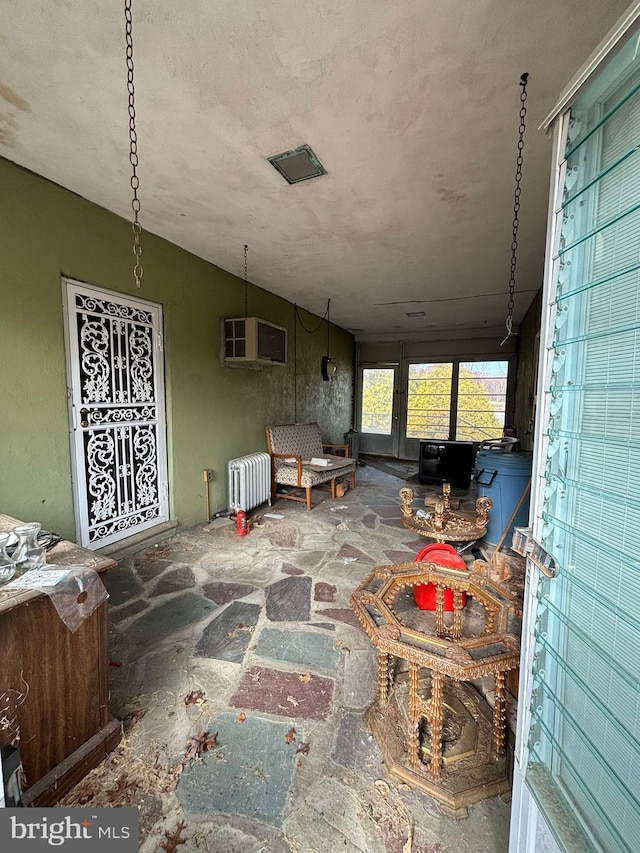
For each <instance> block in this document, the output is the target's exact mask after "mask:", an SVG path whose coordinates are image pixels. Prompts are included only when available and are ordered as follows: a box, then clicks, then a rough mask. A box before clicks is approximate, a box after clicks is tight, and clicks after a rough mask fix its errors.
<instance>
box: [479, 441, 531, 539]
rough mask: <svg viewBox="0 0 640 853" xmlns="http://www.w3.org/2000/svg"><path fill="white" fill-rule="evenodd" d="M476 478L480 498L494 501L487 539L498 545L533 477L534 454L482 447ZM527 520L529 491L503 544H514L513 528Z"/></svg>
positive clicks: (521, 525)
mask: <svg viewBox="0 0 640 853" xmlns="http://www.w3.org/2000/svg"><path fill="white" fill-rule="evenodd" d="M474 478H475V481H476V483H477V485H478V497H487V498H491V500H492V501H493V508H492V510H491V512H490V513H489V524H488V525H487V533H486V536H485V537H484V538H485V541H486V542H488V543H489V544H490V545H497V544H498V542H499V541H500V537H501V536H502V533H503V531H504V529H505V527H506V526H507V522H508V521H509V519H510V517H511V515H512V513H513V511H514V509H515V508H516V506H517V504H518V501H519V500H520V498H521V497H522V493H523V492H524V490H525V489H526V487H527V484H528V482H529V480H530V479H531V455H530V454H529V453H505V452H500V451H495V450H479V451H478V453H477V455H476V467H475V475H474ZM528 522H529V492H527V494H526V496H525V499H524V500H523V502H522V506H521V507H520V509H519V510H518V513H517V515H516V517H515V519H514V521H513V522H512V524H511V525H510V527H509V530H508V531H507V535H506V538H505V540H504V547H506V548H508V547H509V546H510V544H511V534H512V533H513V528H514V527H526V526H527V524H528Z"/></svg>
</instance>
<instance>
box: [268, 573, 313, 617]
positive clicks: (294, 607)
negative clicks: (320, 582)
mask: <svg viewBox="0 0 640 853" xmlns="http://www.w3.org/2000/svg"><path fill="white" fill-rule="evenodd" d="M311 585H312V581H311V578H309V577H306V576H303V577H289V578H282V580H279V581H276V583H273V584H271V585H270V586H268V587H267V589H266V593H267V601H266V613H267V619H270V620H271V621H272V622H307V621H308V620H309V617H310V615H311Z"/></svg>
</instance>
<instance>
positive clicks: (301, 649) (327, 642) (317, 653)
mask: <svg viewBox="0 0 640 853" xmlns="http://www.w3.org/2000/svg"><path fill="white" fill-rule="evenodd" d="M254 654H255V655H256V656H258V657H263V658H271V659H272V660H277V661H286V662H287V663H293V664H299V665H300V666H304V667H310V668H311V669H316V668H319V669H335V668H336V666H337V665H338V661H339V660H340V652H339V651H338V650H337V648H336V646H335V639H334V638H333V637H330V636H327V635H326V634H316V633H312V632H311V631H282V630H279V629H277V628H264V629H263V630H262V633H261V634H260V637H259V638H258V642H257V645H256V649H255V652H254Z"/></svg>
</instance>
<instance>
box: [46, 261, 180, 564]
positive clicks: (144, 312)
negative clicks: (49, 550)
mask: <svg viewBox="0 0 640 853" xmlns="http://www.w3.org/2000/svg"><path fill="white" fill-rule="evenodd" d="M62 300H63V307H64V318H65V348H66V360H67V397H68V403H69V438H70V448H71V462H72V476H73V501H74V513H75V521H76V536H77V541H78V542H79V543H80V544H81V545H82V546H83V547H85V548H89V549H91V550H95V549H98V548H102V547H104V546H106V545H110V544H112V543H114V542H117V541H120V540H122V539H125V538H127V537H130V536H133V535H135V534H136V533H140V532H142V531H144V530H148V529H150V528H152V527H155V526H156V525H158V524H161V523H162V522H164V521H167V520H168V518H169V495H168V479H167V444H166V413H165V385H164V353H163V333H162V321H163V312H162V306H161V305H159V304H157V303H154V302H149V301H148V300H143V299H139V298H135V297H131V296H127V295H126V294H122V293H118V292H114V291H109V290H103V289H101V288H97V287H92V286H91V285H87V284H84V283H83V282H80V281H76V280H74V279H71V278H68V277H64V276H63V278H62ZM92 308H93V309H94V310H95V311H96V316H97V317H102V318H103V319H104V318H106V319H108V320H109V322H110V323H111V324H112V327H113V328H115V324H116V323H118V322H119V321H122V322H123V323H135V324H136V326H137V327H139V330H140V336H139V337H137V338H136V339H135V340H134V339H133V338H129V337H128V338H127V347H126V352H125V353H124V354H115V353H114V352H109V353H108V354H106V352H105V353H102V352H101V351H100V347H101V343H100V341H98V342H94V351H93V352H92V351H91V350H90V349H89V348H87V351H86V352H84V353H82V354H81V353H80V345H79V342H78V328H77V319H76V318H77V317H78V316H81V315H82V313H83V309H84V312H85V313H86V312H87V311H89V312H90V311H91V309H92ZM96 325H97V326H98V327H99V328H98V330H97V335H98V336H99V335H100V333H102V332H103V331H104V328H105V327H104V326H102V325H100V324H99V323H98V324H96ZM149 334H150V345H149V343H148V341H149ZM111 341H112V338H109V343H108V344H106V347H107V349H108V348H109V347H110V346H111ZM140 341H142V347H143V348H145V347H146V351H145V352H144V353H143V356H144V358H142V357H139V358H138V357H137V356H135V355H134V356H133V357H132V356H131V349H132V348H133V347H134V346H136V345H138V346H140ZM149 350H150V351H149ZM83 356H84V357H85V359H86V362H85V363H86V364H87V367H88V370H89V371H91V369H92V364H97V363H98V362H99V363H100V368H101V375H100V377H99V379H100V380H101V381H102V380H103V379H104V373H105V371H107V370H108V371H109V372H108V376H109V378H111V377H112V375H115V373H116V372H117V371H120V372H121V374H120V375H121V377H122V376H126V377H127V378H126V380H124V381H123V383H122V384H121V385H119V388H123V387H128V388H129V390H128V391H126V390H125V391H122V390H116V391H115V394H114V395H112V394H110V393H109V392H107V394H106V397H104V398H102V399H100V397H99V396H98V397H96V394H95V392H92V391H91V389H89V391H87V386H88V384H89V383H90V382H91V381H92V380H91V379H88V378H87V373H86V372H85V376H84V380H83V379H82V377H81V369H80V363H81V359H82V357H83ZM91 359H93V362H91ZM131 364H137V365H138V367H139V368H140V369H143V372H142V373H140V375H138V376H135V377H134V378H133V379H134V381H133V382H132V381H131V374H130V372H129V366H130V365H131ZM143 374H144V375H143ZM136 380H137V387H138V388H140V387H141V385H142V386H143V388H144V390H143V392H140V391H136ZM96 381H97V380H96ZM110 388H115V384H114V386H110ZM112 396H115V397H118V396H119V397H120V399H112ZM92 397H93V399H94V400H96V399H97V400H99V402H95V403H94V402H93V401H92ZM87 412H88V414H87ZM127 431H129V434H128V435H127V434H126V433H127ZM92 440H93V441H94V444H97V445H98V449H97V450H96V452H95V453H93V454H90V456H91V458H92V459H94V462H95V464H96V465H97V467H98V469H100V464H101V455H100V448H99V445H100V443H101V442H102V441H104V442H107V441H108V442H109V443H110V444H111V447H112V454H111V455H112V465H111V464H110V466H109V470H106V465H105V472H104V474H103V473H102V472H101V471H100V470H97V472H93V473H94V476H93V478H92V477H91V476H88V475H87V473H86V469H87V461H86V456H87V455H88V454H87V453H86V452H85V448H87V447H89V444H90V443H91V441H92ZM136 445H137V446H136ZM119 447H122V448H125V447H126V448H127V449H128V452H129V454H130V457H131V459H135V460H136V461H138V460H140V458H141V454H142V453H145V454H146V456H145V457H144V463H145V465H144V466H141V467H140V468H138V469H137V471H136V472H135V477H134V473H133V471H132V467H131V465H130V464H129V465H128V464H127V463H126V462H123V460H122V457H119V456H118V453H119ZM152 457H153V461H152V462H151V461H150V460H151V459H152ZM90 464H91V463H90ZM134 467H135V466H134ZM143 468H144V470H142V469H143ZM153 468H155V471H154V470H153ZM148 471H150V472H151V473H150V474H146V473H145V472H148ZM101 478H104V479H108V480H109V486H110V488H109V492H110V494H109V501H110V502H111V503H112V504H113V505H114V507H115V509H114V512H113V513H111V514H108V513H106V512H105V515H104V518H102V517H99V518H96V516H95V514H94V517H93V522H92V520H91V517H90V508H89V503H90V495H89V487H90V484H89V485H88V480H91V479H93V481H94V483H99V482H100V481H101ZM142 491H147V493H148V494H147V495H146V496H144V497H143V498H142V499H141V492H142ZM95 504H96V500H95V496H94V503H93V506H94V507H95Z"/></svg>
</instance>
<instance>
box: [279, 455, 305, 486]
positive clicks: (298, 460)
mask: <svg viewBox="0 0 640 853" xmlns="http://www.w3.org/2000/svg"><path fill="white" fill-rule="evenodd" d="M276 459H283V460H284V459H292V460H295V462H296V466H297V468H298V486H301V485H302V456H300V455H299V454H298V453H272V454H271V464H272V465H273V466H274V468H275V460H276Z"/></svg>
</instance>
